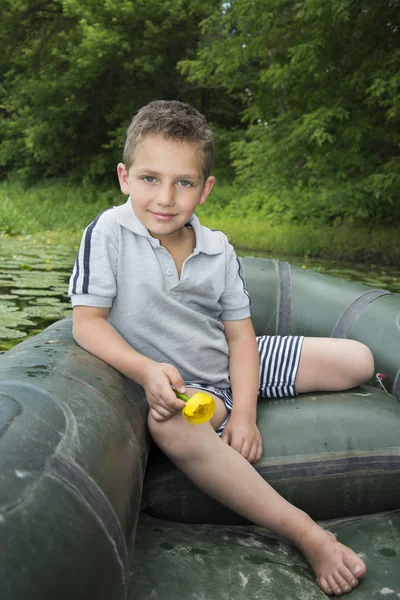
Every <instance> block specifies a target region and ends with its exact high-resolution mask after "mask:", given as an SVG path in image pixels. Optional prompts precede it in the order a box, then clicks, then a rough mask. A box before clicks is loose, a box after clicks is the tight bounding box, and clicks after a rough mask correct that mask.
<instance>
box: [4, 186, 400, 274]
mask: <svg viewBox="0 0 400 600" xmlns="http://www.w3.org/2000/svg"><path fill="white" fill-rule="evenodd" d="M233 196H234V200H235V201H234V202H233V203H232V198H233ZM247 198H248V196H247V197H246V198H244V199H243V204H245V202H246V201H247ZM124 201H125V196H123V195H122V194H121V193H120V192H119V190H118V189H117V187H115V188H114V189H110V190H101V189H98V188H96V187H95V186H81V187H79V186H74V185H72V184H71V183H68V182H65V181H62V180H57V181H51V182H43V183H41V184H37V185H35V186H32V187H30V188H27V189H25V188H24V187H23V186H22V185H20V184H15V183H2V184H1V185H0V234H7V235H28V234H32V235H33V234H34V235H37V234H40V233H42V234H44V235H49V234H50V232H51V235H52V236H55V237H60V238H61V237H65V236H70V237H71V239H73V240H74V241H75V240H78V239H79V237H80V234H81V232H82V231H83V229H84V228H85V227H86V225H87V224H88V223H90V221H91V220H93V218H94V217H95V216H96V215H98V214H99V213H100V212H102V211H103V210H105V209H106V208H108V207H110V206H113V205H117V204H121V203H123V202H124ZM240 201H241V198H240V194H239V195H238V191H237V189H236V188H234V187H233V186H229V185H225V184H219V186H216V188H214V190H213V192H212V194H211V196H210V197H209V198H208V200H207V202H206V203H205V205H204V206H202V207H200V208H199V209H198V213H197V214H198V216H199V217H200V219H201V221H202V223H203V224H204V225H207V226H208V227H211V228H212V229H220V230H222V231H224V232H225V233H226V234H227V235H228V237H229V239H230V241H231V242H232V244H234V245H235V246H236V247H237V248H238V249H246V250H253V251H263V252H267V253H269V254H271V253H277V254H289V255H293V256H306V257H320V258H329V259H337V260H348V261H357V262H374V263H381V264H399V261H400V245H399V240H400V228H399V227H393V228H391V229H387V228H386V229H373V230H369V229H367V228H357V227H354V226H352V225H340V226H337V227H329V226H320V225H315V224H313V223H307V224H304V225H299V224H295V223H285V224H276V223H274V222H270V221H269V220H268V218H267V217H266V216H265V215H264V214H262V213H261V212H260V213H254V214H252V215H249V214H248V211H246V210H245V208H243V212H242V214H241V212H240Z"/></svg>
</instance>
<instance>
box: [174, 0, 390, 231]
mask: <svg viewBox="0 0 400 600" xmlns="http://www.w3.org/2000/svg"><path fill="white" fill-rule="evenodd" d="M399 4H400V2H399V0H299V1H296V0H232V1H231V2H228V3H224V4H223V9H222V11H221V10H220V9H219V10H216V11H215V12H214V13H213V15H211V16H210V17H208V18H207V19H206V20H205V21H204V23H203V36H204V38H208V39H209V40H210V43H208V44H204V45H203V46H202V47H201V48H200V49H199V52H198V55H197V58H196V59H194V60H193V59H192V60H184V61H182V62H181V64H180V66H181V69H182V72H183V73H184V74H185V75H186V76H187V77H188V79H189V81H192V82H197V83H198V84H201V85H205V86H208V87H210V88H212V87H213V86H215V85H217V84H218V85H220V86H221V85H223V86H224V87H225V89H226V90H227V91H228V92H229V94H230V95H231V96H232V97H235V98H238V99H240V101H241V102H243V103H245V109H244V110H243V113H242V117H243V120H244V121H245V123H247V131H246V137H245V138H244V139H243V140H241V141H240V142H237V143H235V144H233V145H232V156H233V158H234V161H235V162H234V164H235V166H236V171H237V174H238V178H239V182H240V183H241V185H242V186H245V187H247V188H248V189H250V188H253V189H254V188H258V189H261V190H264V198H265V205H266V207H267V208H268V210H272V211H275V213H276V214H278V213H279V215H281V216H280V218H281V219H282V218H291V219H299V220H305V219H307V218H308V217H309V216H310V215H311V216H313V217H314V218H319V219H321V220H323V221H325V222H331V223H337V222H340V221H341V220H342V219H343V218H347V219H352V220H353V221H354V222H371V221H372V222H374V223H389V222H391V221H392V220H393V218H395V217H396V218H398V217H400V202H399V190H400V149H399V145H400V130H399V117H400V75H399V73H400V23H399V14H400V11H399V8H400V6H399ZM276 199H278V202H277V201H276Z"/></svg>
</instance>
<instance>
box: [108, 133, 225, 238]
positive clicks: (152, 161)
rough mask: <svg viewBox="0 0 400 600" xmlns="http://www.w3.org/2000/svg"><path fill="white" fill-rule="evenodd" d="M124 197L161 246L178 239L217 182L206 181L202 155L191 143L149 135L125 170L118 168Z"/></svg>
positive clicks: (122, 167) (122, 166) (213, 179)
mask: <svg viewBox="0 0 400 600" xmlns="http://www.w3.org/2000/svg"><path fill="white" fill-rule="evenodd" d="M117 170H118V179H119V183H120V187H121V191H122V193H123V194H129V195H130V196H131V202H132V208H133V210H134V212H135V215H136V216H137V218H138V219H139V221H141V223H142V224H143V225H144V226H145V227H146V229H148V231H149V232H150V233H151V235H152V236H153V237H156V238H158V239H159V240H160V241H161V242H162V240H163V239H164V238H165V239H167V238H168V240H169V241H173V239H175V238H176V239H177V240H178V239H179V238H180V236H181V234H182V228H183V227H184V225H185V223H187V222H188V220H189V218H190V217H191V216H192V214H193V213H194V211H195V209H196V207H197V206H199V205H200V204H203V203H204V202H205V201H206V198H207V196H208V194H209V193H210V191H211V188H212V187H213V185H214V182H215V178H214V177H209V178H208V179H207V180H206V181H204V179H203V172H202V164H201V154H200V152H199V150H198V146H197V145H196V144H195V143H192V142H186V141H179V140H171V139H166V138H164V137H163V136H159V135H150V136H147V137H145V138H144V139H143V141H142V142H141V143H140V145H139V146H138V148H137V149H136V152H135V155H134V159H133V163H132V165H131V167H130V169H129V171H127V170H126V168H125V165H123V164H122V163H120V164H119V165H118V168H117Z"/></svg>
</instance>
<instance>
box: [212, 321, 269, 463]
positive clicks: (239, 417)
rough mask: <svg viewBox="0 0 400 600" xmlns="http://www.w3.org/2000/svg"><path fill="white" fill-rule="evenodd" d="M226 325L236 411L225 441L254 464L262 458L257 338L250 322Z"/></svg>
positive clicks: (230, 421) (229, 322)
mask: <svg viewBox="0 0 400 600" xmlns="http://www.w3.org/2000/svg"><path fill="white" fill-rule="evenodd" d="M223 323H224V327H225V335H226V338H227V341H228V345H229V373H230V380H231V387H232V395H233V408H232V413H231V417H230V419H229V422H228V424H227V426H226V427H225V429H224V432H223V434H222V439H223V440H224V441H226V442H227V443H228V444H229V445H230V446H232V447H233V448H234V449H235V450H237V451H238V452H240V454H242V455H243V456H244V457H245V458H246V459H247V460H248V461H249V462H251V463H253V462H255V461H257V460H259V458H261V454H262V439H261V434H260V432H259V431H258V428H257V425H256V418H257V398H258V380H259V354H258V347H257V342H256V336H255V333H254V329H253V325H252V323H251V320H250V318H247V319H242V320H240V321H224V322H223Z"/></svg>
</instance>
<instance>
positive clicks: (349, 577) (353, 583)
mask: <svg viewBox="0 0 400 600" xmlns="http://www.w3.org/2000/svg"><path fill="white" fill-rule="evenodd" d="M338 570H339V573H340V575H341V576H342V577H343V579H345V581H346V583H347V584H348V585H349V586H350V588H355V587H357V585H358V579H357V578H356V577H354V575H353V573H352V572H351V571H350V569H348V568H347V567H346V566H345V565H343V566H342V567H340V568H339V569H338ZM349 591H350V590H349Z"/></svg>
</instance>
